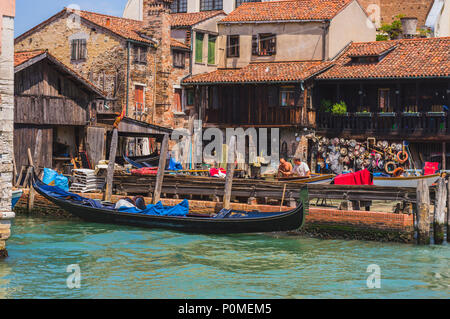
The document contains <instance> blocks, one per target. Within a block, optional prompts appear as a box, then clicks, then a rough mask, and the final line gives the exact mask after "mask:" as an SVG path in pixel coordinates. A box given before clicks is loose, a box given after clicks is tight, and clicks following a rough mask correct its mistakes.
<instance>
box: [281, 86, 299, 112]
mask: <svg viewBox="0 0 450 319" xmlns="http://www.w3.org/2000/svg"><path fill="white" fill-rule="evenodd" d="M280 105H281V106H282V107H294V106H295V86H282V87H281V89H280Z"/></svg>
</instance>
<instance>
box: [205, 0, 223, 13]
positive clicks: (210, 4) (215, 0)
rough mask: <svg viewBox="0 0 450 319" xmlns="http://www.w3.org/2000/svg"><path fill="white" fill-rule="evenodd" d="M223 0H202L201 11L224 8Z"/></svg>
mask: <svg viewBox="0 0 450 319" xmlns="http://www.w3.org/2000/svg"><path fill="white" fill-rule="evenodd" d="M222 9H223V0H200V11H211V10H222Z"/></svg>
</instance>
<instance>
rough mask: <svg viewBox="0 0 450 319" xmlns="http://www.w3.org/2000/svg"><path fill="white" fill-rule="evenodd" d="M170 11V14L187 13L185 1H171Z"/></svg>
mask: <svg viewBox="0 0 450 319" xmlns="http://www.w3.org/2000/svg"><path fill="white" fill-rule="evenodd" d="M170 10H171V11H172V13H185V12H187V0H173V2H172V4H171V6H170Z"/></svg>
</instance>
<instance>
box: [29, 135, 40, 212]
mask: <svg viewBox="0 0 450 319" xmlns="http://www.w3.org/2000/svg"><path fill="white" fill-rule="evenodd" d="M41 145H42V131H41V130H38V132H37V135H36V141H35V145H34V158H35V159H36V163H34V161H33V157H32V156H31V150H30V149H27V155H28V164H29V165H30V167H29V168H28V176H29V177H28V180H29V181H30V192H29V193H28V202H27V211H28V213H31V212H32V211H33V208H34V197H35V196H36V192H35V190H34V188H33V185H32V184H33V174H34V164H36V166H38V165H39V160H37V159H39V155H40V154H41V148H42V147H41Z"/></svg>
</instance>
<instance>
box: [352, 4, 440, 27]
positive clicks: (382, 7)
mask: <svg viewBox="0 0 450 319" xmlns="http://www.w3.org/2000/svg"><path fill="white" fill-rule="evenodd" d="M358 1H359V2H360V3H361V5H362V6H363V7H364V9H365V10H366V11H367V13H368V14H369V15H370V17H371V18H372V20H373V22H374V23H375V24H376V26H377V27H380V26H381V24H384V23H392V21H394V20H395V17H396V16H398V15H404V16H406V17H415V18H417V19H418V27H422V26H424V25H425V21H426V19H427V16H428V14H429V12H430V9H431V7H432V6H433V2H434V0H408V1H404V0H358Z"/></svg>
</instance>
